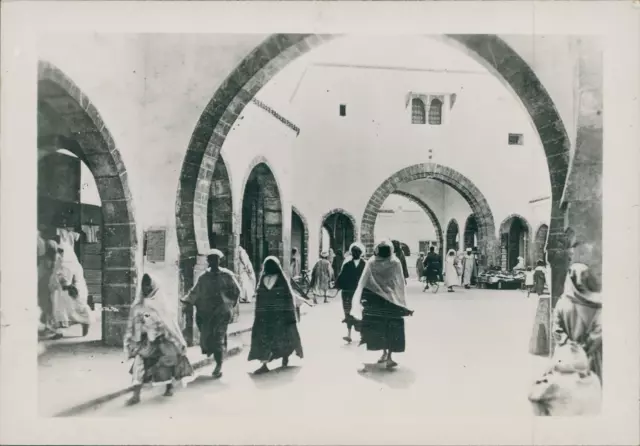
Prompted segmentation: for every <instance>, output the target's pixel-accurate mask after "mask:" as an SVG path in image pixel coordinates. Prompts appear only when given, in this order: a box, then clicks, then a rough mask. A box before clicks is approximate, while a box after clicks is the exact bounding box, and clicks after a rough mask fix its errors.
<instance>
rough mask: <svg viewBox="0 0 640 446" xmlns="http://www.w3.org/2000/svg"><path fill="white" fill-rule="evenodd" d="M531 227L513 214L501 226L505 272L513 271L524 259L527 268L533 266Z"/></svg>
mask: <svg viewBox="0 0 640 446" xmlns="http://www.w3.org/2000/svg"><path fill="white" fill-rule="evenodd" d="M531 237H532V231H531V226H530V225H529V223H528V222H527V220H526V219H525V218H524V217H523V216H521V215H518V214H511V215H509V216H508V217H507V218H505V219H504V220H503V221H502V224H501V225H500V265H501V267H502V269H503V270H509V271H510V270H511V269H513V267H514V266H516V264H517V263H518V257H522V258H523V259H524V261H525V265H526V266H531V264H532V263H533V260H532V258H533V257H532V254H533V253H532V250H531Z"/></svg>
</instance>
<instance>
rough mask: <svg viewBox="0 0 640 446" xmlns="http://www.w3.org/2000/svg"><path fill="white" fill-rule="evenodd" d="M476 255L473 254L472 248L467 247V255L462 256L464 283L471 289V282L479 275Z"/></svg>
mask: <svg viewBox="0 0 640 446" xmlns="http://www.w3.org/2000/svg"><path fill="white" fill-rule="evenodd" d="M477 264H478V262H477V260H476V256H475V255H474V254H473V250H472V249H471V248H467V252H466V254H465V256H464V257H463V258H462V285H463V286H464V287H465V288H466V289H469V288H471V283H472V282H473V281H474V280H475V279H476V276H477V275H478V268H477Z"/></svg>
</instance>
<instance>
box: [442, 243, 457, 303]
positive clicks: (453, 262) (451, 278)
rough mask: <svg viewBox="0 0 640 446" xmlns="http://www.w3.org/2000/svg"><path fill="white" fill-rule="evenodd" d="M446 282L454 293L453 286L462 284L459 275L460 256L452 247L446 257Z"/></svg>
mask: <svg viewBox="0 0 640 446" xmlns="http://www.w3.org/2000/svg"><path fill="white" fill-rule="evenodd" d="M444 284H445V286H446V287H447V291H448V292H450V293H453V287H454V286H459V285H460V279H459V277H458V258H457V257H456V252H455V251H454V250H453V249H450V250H449V251H448V252H447V258H446V259H445V267H444Z"/></svg>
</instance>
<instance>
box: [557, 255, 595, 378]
mask: <svg viewBox="0 0 640 446" xmlns="http://www.w3.org/2000/svg"><path fill="white" fill-rule="evenodd" d="M597 288H598V287H597V284H596V280H595V278H594V277H593V274H592V272H591V271H590V269H589V267H588V266H587V265H585V264H583V263H574V264H573V265H571V267H570V268H569V274H567V278H566V280H565V285H564V294H563V295H562V297H560V299H559V300H558V303H557V304H556V307H555V308H554V310H553V326H552V333H553V337H554V340H555V342H556V343H558V344H563V343H565V342H567V340H570V341H573V342H576V343H577V344H578V345H580V346H582V347H583V348H584V350H585V351H586V353H587V356H588V358H589V364H590V369H591V371H593V372H594V373H595V374H596V375H598V377H599V378H600V381H602V321H601V317H602V296H601V294H600V292H598V291H597Z"/></svg>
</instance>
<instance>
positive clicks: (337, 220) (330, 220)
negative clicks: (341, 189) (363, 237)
mask: <svg viewBox="0 0 640 446" xmlns="http://www.w3.org/2000/svg"><path fill="white" fill-rule="evenodd" d="M341 217H342V218H341ZM345 221H347V222H349V225H346V226H345V225H344V222H345ZM338 226H340V227H341V228H342V229H344V232H343V234H342V235H341V237H339V240H336V230H337V229H338ZM322 228H326V229H327V231H328V232H329V237H330V239H331V246H332V248H334V251H336V249H340V250H342V251H343V254H344V252H346V250H348V249H349V246H350V245H351V243H353V242H355V241H358V240H360V237H359V234H358V225H357V223H356V219H355V218H354V216H353V215H351V214H350V213H349V212H347V211H346V210H344V209H342V208H335V209H331V210H330V211H328V212H326V213H325V214H324V215H323V216H322V218H321V219H320V231H319V236H320V239H319V240H320V244H319V246H318V251H319V252H318V254H322V253H321V252H320V251H322ZM349 230H351V232H349Z"/></svg>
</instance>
